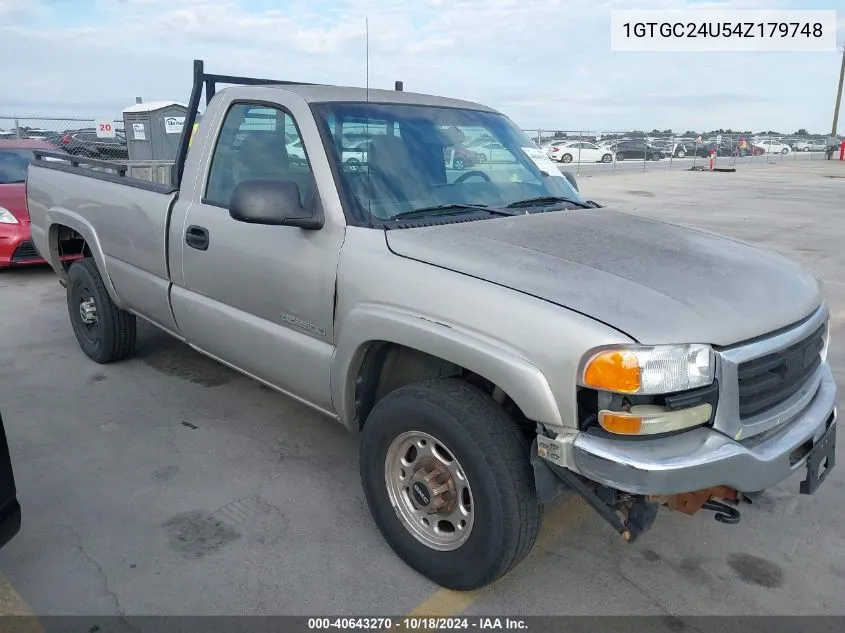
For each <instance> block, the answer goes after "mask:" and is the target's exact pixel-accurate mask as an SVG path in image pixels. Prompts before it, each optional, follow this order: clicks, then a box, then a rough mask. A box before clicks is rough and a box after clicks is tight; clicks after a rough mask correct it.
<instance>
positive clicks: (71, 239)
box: [50, 224, 92, 272]
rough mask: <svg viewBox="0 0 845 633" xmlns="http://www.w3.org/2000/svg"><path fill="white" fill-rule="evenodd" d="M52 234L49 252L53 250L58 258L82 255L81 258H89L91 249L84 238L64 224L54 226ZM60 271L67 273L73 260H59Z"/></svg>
mask: <svg viewBox="0 0 845 633" xmlns="http://www.w3.org/2000/svg"><path fill="white" fill-rule="evenodd" d="M53 229H54V230H53V232H52V238H51V239H52V243H51V244H50V247H51V250H52V248H55V249H56V250H57V251H58V253H59V256H60V257H62V258H64V257H65V256H67V255H82V256H83V257H91V256H92V253H91V248H90V247H89V246H88V243H87V242H86V241H85V238H84V237H82V236H81V235H80V234H79V233H77V232H76V231H75V230H74V229H72V228H70V227H69V226H65V225H64V224H57V225H54V227H53ZM60 262H61V265H62V269H63V270H64V271H65V272H67V271H68V268H70V265H71V264H72V263H73V260H70V261H68V260H65V259H60Z"/></svg>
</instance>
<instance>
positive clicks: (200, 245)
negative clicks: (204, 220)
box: [185, 224, 208, 251]
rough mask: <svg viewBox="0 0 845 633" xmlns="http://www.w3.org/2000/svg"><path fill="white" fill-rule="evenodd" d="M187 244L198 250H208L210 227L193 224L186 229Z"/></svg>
mask: <svg viewBox="0 0 845 633" xmlns="http://www.w3.org/2000/svg"><path fill="white" fill-rule="evenodd" d="M185 244H187V245H188V246H190V247H191V248H195V249H197V250H198V251H206V250H208V229H207V228H205V227H204V226H197V225H195V224H192V225H191V226H189V227H188V230H186V231H185Z"/></svg>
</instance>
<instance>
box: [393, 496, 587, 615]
mask: <svg viewBox="0 0 845 633" xmlns="http://www.w3.org/2000/svg"><path fill="white" fill-rule="evenodd" d="M588 515H589V506H588V505H587V504H586V503H585V502H584V501H583V500H582V499H581V498H580V497H575V496H574V495H573V496H571V497H569V498H567V499H566V500H564V501H563V502H562V503H560V504H559V505H557V506H556V507H555V508H554V509H553V510H552V511H551V512H548V513H547V514H546V515H545V517H544V518H543V529H542V531H541V532H540V535H539V536H538V537H537V542H536V543H535V544H534V548H533V549H532V550H531V553H530V554H529V555H528V557H527V558H526V560H525V561H523V563H522V564H526V563H528V562H529V561H530V560H531V559H533V558H536V557H537V556H541V555H542V554H544V553H546V552H548V551H549V550H550V549H551V548H552V547H554V546H555V544H556V543H557V541H558V539H559V538H560V537H561V536H563V534H564V533H565V532H566V531H567V530H569V529H571V528H572V527H574V526H576V525H578V524H579V523H581V521H583V520H584V519H585V518H586V517H587V516H588ZM492 587H493V585H488V586H487V587H485V588H483V589H477V590H474V591H453V590H451V589H439V590H438V591H435V592H434V593H433V594H432V595H431V596H429V597H428V598H427V599H426V600H424V601H423V602H421V603H419V604H418V605H417V606H416V607H414V608H413V609H411V611H409V612H408V613H407V615H406V617H426V616H430V617H452V616H455V615H458V614H459V613H461V612H462V611H463V610H464V609H466V608H467V607H469V606H470V605H471V604H473V603H475V602H476V601H477V600H478V599H479V598H481V597H482V596H484V595H485V594H486V593H488V592H489V591H490V589H492Z"/></svg>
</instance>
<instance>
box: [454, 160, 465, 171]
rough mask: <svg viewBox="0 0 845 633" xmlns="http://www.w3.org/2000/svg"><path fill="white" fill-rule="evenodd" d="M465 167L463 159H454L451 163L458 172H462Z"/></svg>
mask: <svg viewBox="0 0 845 633" xmlns="http://www.w3.org/2000/svg"><path fill="white" fill-rule="evenodd" d="M465 166H466V165H465V164H464V159H463V158H456V159H455V160H454V161H452V167H453V168H454V169H457V170H458V171H463V170H464V167H465Z"/></svg>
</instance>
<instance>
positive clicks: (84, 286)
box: [67, 257, 136, 364]
mask: <svg viewBox="0 0 845 633" xmlns="http://www.w3.org/2000/svg"><path fill="white" fill-rule="evenodd" d="M67 308H68V314H69V316H70V324H71V327H73V333H74V334H75V335H76V340H77V341H78V343H79V347H81V348H82V351H83V352H84V353H85V355H86V356H87V357H88V358H90V359H91V360H93V361H94V362H97V363H101V364H104V363H111V362H114V361H118V360H123V359H124V358H126V357H128V356H130V355H131V354H132V353H133V352H134V351H135V327H136V324H135V315H134V314H130V313H129V312H126V311H125V310H122V309H120V308H118V307H117V306H116V305H115V304H114V302H113V301H112V300H111V297H110V296H109V293H108V291H107V290H106V286H105V284H104V283H103V278H102V277H101V276H100V271H99V270H97V264H96V263H95V262H94V260H93V259H92V258H91V257H85V258H83V259H79V260H77V261H75V262H73V264H71V266H70V269H69V270H68V284H67Z"/></svg>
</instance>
